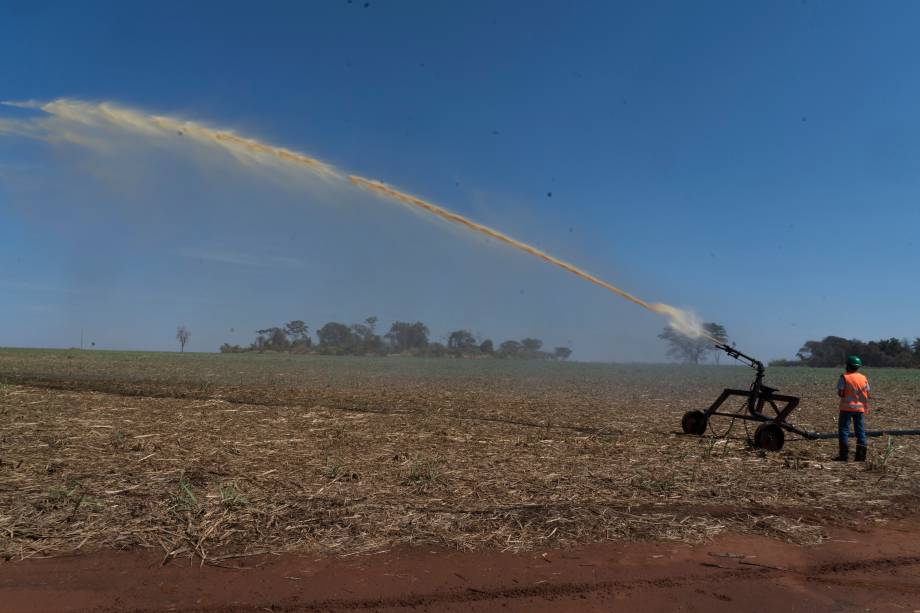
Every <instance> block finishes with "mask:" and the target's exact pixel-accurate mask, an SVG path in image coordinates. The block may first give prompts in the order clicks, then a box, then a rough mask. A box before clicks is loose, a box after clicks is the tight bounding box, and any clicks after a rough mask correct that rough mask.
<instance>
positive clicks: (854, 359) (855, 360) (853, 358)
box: [847, 355, 862, 366]
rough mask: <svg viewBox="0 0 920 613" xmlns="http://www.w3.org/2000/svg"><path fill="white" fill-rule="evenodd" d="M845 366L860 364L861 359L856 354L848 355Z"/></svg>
mask: <svg viewBox="0 0 920 613" xmlns="http://www.w3.org/2000/svg"><path fill="white" fill-rule="evenodd" d="M847 366H862V360H860V359H859V356H858V355H848V356H847Z"/></svg>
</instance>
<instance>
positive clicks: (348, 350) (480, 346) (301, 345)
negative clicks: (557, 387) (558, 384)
mask: <svg viewBox="0 0 920 613" xmlns="http://www.w3.org/2000/svg"><path fill="white" fill-rule="evenodd" d="M430 336H431V332H430V331H429V330H428V326H426V325H425V324H423V323H422V322H420V321H416V322H412V323H410V322H405V321H396V322H393V324H392V325H391V326H390V329H389V331H388V332H386V333H385V334H382V335H381V334H378V333H377V318H376V317H368V318H367V319H365V320H364V322H363V323H358V324H351V325H347V324H343V323H339V322H337V321H330V322H329V323H327V324H325V325H323V326H322V327H321V328H319V329H318V330H316V342H314V339H313V335H312V334H311V333H310V329H309V327H308V326H307V325H306V324H305V323H304V322H303V321H301V320H299V319H295V320H293V321H289V322H287V323H286V324H283V325H281V326H273V327H269V328H264V329H262V330H257V331H256V338H255V340H253V342H252V343H250V344H249V346H248V347H241V346H240V345H230V344H229V343H224V344H223V345H221V347H220V351H221V353H243V352H248V351H256V352H265V351H273V352H284V353H312V354H321V355H370V356H375V355H376V356H382V355H390V354H402V355H413V356H428V357H463V358H492V357H494V358H515V359H526V360H566V359H568V358H569V356H571V355H572V350H571V349H570V348H568V347H556V348H555V349H554V350H553V351H543V341H541V340H540V339H538V338H523V339H521V340H508V341H505V342H503V343H501V344H500V345H499V346H498V347H495V344H494V343H493V342H492V339H488V338H487V339H485V340H481V341H480V340H479V339H477V338H476V337H475V336H474V335H473V333H472V332H471V331H469V330H455V331H453V332H451V333H450V334H449V335H448V337H447V344H446V345H445V344H443V343H439V342H431V340H430V338H429V337H430Z"/></svg>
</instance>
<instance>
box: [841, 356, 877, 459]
mask: <svg viewBox="0 0 920 613" xmlns="http://www.w3.org/2000/svg"><path fill="white" fill-rule="evenodd" d="M860 366H862V360H860V359H859V357H858V356H855V355H851V356H848V357H847V363H846V369H847V371H846V372H845V373H844V374H842V375H840V379H839V380H838V381H837V395H838V396H840V417H839V419H838V420H837V436H838V440H839V442H840V453H839V455H838V456H837V457H836V458H834V459H835V460H837V461H838V462H846V461H847V460H848V459H849V456H850V447H849V438H850V421H852V422H853V430H854V431H855V432H856V456H855V459H856V461H857V462H865V461H866V445H867V444H868V438H867V437H866V420H865V418H866V413H868V412H869V379H867V378H866V376H865V375H864V374H862V373H860V372H859V367H860Z"/></svg>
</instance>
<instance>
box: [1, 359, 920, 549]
mask: <svg viewBox="0 0 920 613" xmlns="http://www.w3.org/2000/svg"><path fill="white" fill-rule="evenodd" d="M750 374H751V373H750V371H749V370H747V369H744V368H742V367H713V366H709V367H678V366H639V365H636V366H630V365H599V364H543V363H525V362H508V361H498V360H480V361H465V360H444V359H442V360H423V359H402V358H378V359H374V358H366V359H360V358H320V357H309V356H281V355H204V354H186V355H175V354H152V353H145V354H142V353H114V352H112V353H107V352H93V353H91V352H80V351H70V352H68V351H31V350H30V351H25V350H3V351H0V381H2V383H0V554H2V555H4V556H5V557H6V558H7V559H21V558H28V557H34V556H48V555H55V554H61V553H66V552H70V551H74V550H77V549H82V550H92V549H99V548H138V547H141V548H151V549H154V550H157V551H160V552H161V553H162V555H163V557H164V560H166V559H169V558H171V557H176V556H182V557H190V556H194V557H196V558H199V559H201V560H202V561H207V562H210V563H214V564H232V563H233V560H232V559H233V558H236V557H240V556H247V555H252V554H255V553H260V552H281V551H295V550H296V551H316V552H324V553H332V554H339V555H351V554H358V553H370V552H380V551H385V550H389V549H392V548H395V547H399V546H405V545H420V544H426V545H439V546H446V547H451V548H458V549H482V548H490V549H498V550H529V549H534V548H538V547H539V548H543V547H565V546H571V545H575V544H584V543H591V542H599V541H606V540H620V539H669V540H679V541H687V542H696V541H701V540H705V539H709V538H712V537H714V536H715V535H718V534H719V533H722V532H726V531H734V532H742V533H757V534H767V535H771V536H774V537H776V538H778V539H783V540H788V541H793V542H797V543H817V542H820V541H821V540H822V538H823V537H824V535H825V531H826V529H827V528H828V527H829V526H833V525H838V526H839V525H841V524H844V525H853V526H854V527H858V526H865V525H866V524H867V523H869V524H870V525H881V524H883V523H884V522H885V521H886V520H887V519H891V518H894V517H901V516H905V515H911V514H914V510H913V509H914V507H915V506H916V503H917V501H918V494H920V486H918V483H920V481H918V476H920V439H914V438H899V439H892V440H891V441H890V442H889V441H887V440H884V439H873V440H872V441H871V443H870V444H871V451H870V462H868V463H867V464H866V465H856V464H853V463H849V464H845V465H842V464H837V463H832V462H830V461H828V458H829V457H830V456H831V455H832V454H833V453H834V451H835V449H834V446H835V443H834V442H833V441H830V442H821V443H813V442H805V441H796V440H790V441H788V442H787V445H786V447H785V448H784V449H783V451H781V452H779V453H775V454H765V453H764V452H762V451H759V450H754V449H751V448H750V447H749V446H748V444H747V442H746V440H745V428H744V423H743V422H738V423H736V424H735V425H734V426H733V427H732V428H731V429H730V431H728V430H729V425H730V424H729V422H727V421H723V422H717V423H716V424H715V426H716V428H715V430H716V432H714V433H711V434H710V435H707V436H704V437H702V438H697V437H687V436H684V435H681V434H678V431H679V429H680V428H679V423H680V417H681V415H682V414H683V412H684V411H685V410H688V409H690V408H705V406H707V405H708V404H709V403H710V402H711V401H712V400H713V399H714V398H715V396H716V395H717V394H718V392H719V391H720V389H721V388H722V387H725V386H739V385H746V382H747V380H748V378H749V375H750ZM867 374H868V375H869V376H870V378H871V379H872V381H873V388H874V391H875V392H876V393H875V397H876V403H875V404H876V407H877V409H876V410H875V411H874V412H873V414H872V415H871V416H870V426H871V427H872V428H873V429H876V428H888V427H908V426H920V372H918V371H895V370H888V371H873V370H871V369H869V370H868V372H867ZM836 376H837V372H836V371H833V370H805V369H771V370H770V371H768V377H767V382H768V383H769V384H771V385H773V386H775V387H779V388H781V389H782V390H783V391H785V392H788V393H793V394H798V395H800V396H802V397H803V403H802V409H801V410H800V411H798V412H797V415H796V422H797V423H799V424H801V425H804V426H806V427H808V428H809V429H817V430H821V431H830V430H832V429H833V427H834V418H835V406H836V402H835V397H834V393H833V390H834V384H835V380H836ZM726 434H727V436H725V435H726Z"/></svg>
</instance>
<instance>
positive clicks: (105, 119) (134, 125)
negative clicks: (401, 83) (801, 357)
mask: <svg viewBox="0 0 920 613" xmlns="http://www.w3.org/2000/svg"><path fill="white" fill-rule="evenodd" d="M3 104H8V105H12V106H21V107H28V108H37V109H41V110H42V111H44V112H46V113H48V114H49V115H51V116H53V117H56V118H60V119H62V120H66V121H72V122H76V123H78V124H82V125H86V126H90V127H93V126H105V125H110V126H115V127H118V128H121V129H124V130H127V131H131V132H135V133H139V134H142V135H145V136H165V135H168V134H176V133H177V134H179V135H187V136H189V137H191V138H193V139H195V140H199V141H202V142H205V143H211V144H215V145H218V146H220V147H221V148H223V149H225V150H228V151H229V152H230V153H232V154H233V155H234V156H235V157H236V158H237V159H241V160H242V159H244V156H256V157H257V158H259V159H262V158H264V157H268V158H271V159H274V160H277V161H283V162H288V163H292V164H296V165H299V166H302V167H305V168H308V169H309V170H311V171H312V172H314V173H316V174H317V175H319V176H322V177H325V178H327V179H334V180H342V179H343V175H342V174H340V173H339V172H338V171H337V170H336V169H335V167H333V166H332V165H330V164H326V163H325V162H322V161H321V160H318V159H316V158H314V157H311V156H308V155H305V154H303V153H299V152H296V151H291V150H290V149H286V148H284V147H277V146H274V145H270V144H266V143H263V142H261V141H258V140H256V139H252V138H244V137H242V136H238V135H237V134H235V133H233V132H230V131H227V130H215V129H212V128H208V127H206V126H203V125H201V124H198V123H195V122H191V121H183V120H179V119H175V118H172V117H166V116H160V115H146V114H144V113H140V112H138V111H135V110H132V109H127V108H124V107H120V106H116V105H112V104H109V103H100V104H90V103H86V102H81V101H77V100H67V99H61V100H55V101H52V102H49V103H47V104H41V103H36V102H27V103H17V102H4V103H3ZM35 124H36V122H34V121H33V122H24V123H20V127H23V126H24V127H25V129H20V130H16V131H14V133H17V134H20V135H27V136H35V137H38V131H37V130H36V128H38V127H39V126H36V125H35ZM4 125H5V126H7V128H8V129H7V131H10V130H9V126H10V125H11V124H10V122H7V123H6V124H0V133H3V131H4V130H3V129H2V128H4ZM51 130H52V131H53V127H52V129H51ZM347 179H348V181H349V182H351V183H352V184H354V185H357V186H359V187H362V188H364V189H367V190H369V191H371V192H373V193H375V194H378V195H381V196H383V197H385V198H388V199H390V200H396V201H397V202H402V203H404V204H408V205H410V206H413V207H415V208H418V209H421V210H423V211H425V212H427V213H430V214H432V215H435V216H437V217H440V218H441V219H444V220H446V221H449V222H451V223H455V224H459V225H461V226H463V227H465V228H467V229H468V230H471V231H473V232H478V233H479V234H483V235H485V236H488V237H490V238H493V239H495V240H497V241H500V242H502V243H504V244H506V245H509V246H511V247H514V248H515V249H518V250H520V251H523V252H525V253H529V254H530V255H532V256H535V257H538V258H540V259H541V260H543V261H545V262H548V263H550V264H552V265H554V266H558V267H559V268H561V269H563V270H565V271H566V272H569V273H571V274H574V275H576V276H578V277H580V278H582V279H584V280H586V281H588V282H590V283H593V284H595V285H597V286H599V287H602V288H604V289H606V290H607V291H610V292H612V293H614V294H616V295H617V296H620V297H621V298H624V299H626V300H629V301H630V302H632V303H634V304H637V305H639V306H641V307H642V308H644V309H647V310H649V311H652V312H653V313H658V314H659V315H664V316H665V317H667V318H668V320H669V322H670V325H671V327H673V328H674V329H676V330H677V331H679V332H681V333H683V334H685V335H687V336H690V337H694V338H699V337H702V338H705V339H707V340H710V341H712V342H714V343H716V344H719V342H720V341H719V340H718V339H715V338H713V337H712V336H710V335H709V334H706V332H705V331H704V330H703V329H702V327H701V326H700V323H699V322H698V321H697V320H696V318H695V317H694V316H693V315H691V314H690V313H688V312H687V311H684V310H683V309H678V308H677V307H673V306H671V305H668V304H662V303H650V302H646V301H645V300H642V299H641V298H639V297H637V296H634V295H633V294H630V293H629V292H627V291H624V290H622V289H620V288H618V287H616V286H615V285H612V284H610V283H608V282H606V281H604V280H602V279H600V278H598V277H596V276H594V275H592V274H590V273H588V272H585V271H583V270H581V269H580V268H578V267H576V266H574V265H572V264H569V263H568V262H565V261H563V260H560V259H559V258H556V257H554V256H552V255H549V254H548V253H545V252H543V251H541V250H539V249H537V248H536V247H533V246H531V245H528V244H527V243H523V242H521V241H519V240H516V239H514V238H512V237H510V236H508V235H507V234H504V233H502V232H499V231H498V230H494V229H492V228H489V227H488V226H484V225H482V224H479V223H476V222H475V221H472V220H470V219H467V218H466V217H463V216H462V215H459V214H457V213H454V212H452V211H449V210H448V209H445V208H443V207H440V206H438V205H436V204H432V203H430V202H427V201H425V200H422V199H421V198H417V197H415V196H412V195H410V194H407V193H405V192H402V191H399V190H397V189H394V188H392V187H389V186H387V185H385V184H383V183H381V182H379V181H373V180H370V179H365V178H364V177H360V176H357V175H348V177H347Z"/></svg>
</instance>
